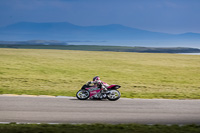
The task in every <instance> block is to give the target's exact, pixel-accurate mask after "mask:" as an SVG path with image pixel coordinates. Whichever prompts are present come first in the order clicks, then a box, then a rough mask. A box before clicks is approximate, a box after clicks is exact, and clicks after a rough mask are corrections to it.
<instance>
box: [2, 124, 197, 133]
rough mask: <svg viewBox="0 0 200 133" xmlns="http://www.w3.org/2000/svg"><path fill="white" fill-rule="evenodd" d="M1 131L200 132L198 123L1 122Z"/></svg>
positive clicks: (89, 132)
mask: <svg viewBox="0 0 200 133" xmlns="http://www.w3.org/2000/svg"><path fill="white" fill-rule="evenodd" d="M0 132H1V133H79V132H81V133H200V126H198V125H184V126H178V125H171V126H167V125H139V124H119V125H111V124H88V125H86V124H82V125H72V124H57V125H48V124H0Z"/></svg>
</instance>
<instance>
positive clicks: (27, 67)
mask: <svg viewBox="0 0 200 133" xmlns="http://www.w3.org/2000/svg"><path fill="white" fill-rule="evenodd" d="M96 75H99V76H100V77H101V79H102V80H103V81H104V82H107V83H108V84H119V85H121V86H122V87H121V88H120V89H119V90H120V91H121V93H122V97H128V98H172V99H200V56H199V55H180V54H156V53H127V52H102V51H98V52H97V51H78V50H77V51H73V50H44V49H5V48H1V49H0V94H30V95H32V94H34V95H55V96H57V95H62V96H75V93H76V92H77V91H78V90H79V89H80V88H81V86H82V85H83V84H85V83H86V82H87V81H89V80H92V78H93V77H94V76H96Z"/></svg>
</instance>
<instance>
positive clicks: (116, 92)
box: [107, 90, 121, 101]
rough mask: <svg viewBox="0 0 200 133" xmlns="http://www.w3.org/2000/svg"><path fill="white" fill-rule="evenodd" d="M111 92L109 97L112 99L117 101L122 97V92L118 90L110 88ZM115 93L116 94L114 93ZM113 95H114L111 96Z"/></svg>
mask: <svg viewBox="0 0 200 133" xmlns="http://www.w3.org/2000/svg"><path fill="white" fill-rule="evenodd" d="M110 92H111V93H110V94H108V95H107V99H108V100H110V101H116V100H118V99H119V98H120V96H121V93H120V92H119V91H118V90H110ZM113 93H114V94H113ZM111 95H112V96H111ZM113 96H114V97H113Z"/></svg>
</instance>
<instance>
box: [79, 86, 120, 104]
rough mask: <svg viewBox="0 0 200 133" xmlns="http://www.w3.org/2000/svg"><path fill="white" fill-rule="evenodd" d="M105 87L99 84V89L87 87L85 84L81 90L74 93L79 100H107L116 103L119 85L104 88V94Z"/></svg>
mask: <svg viewBox="0 0 200 133" xmlns="http://www.w3.org/2000/svg"><path fill="white" fill-rule="evenodd" d="M105 87H106V85H105V84H103V83H101V84H100V87H97V86H89V85H87V84H85V85H83V86H82V88H81V89H80V90H79V91H78V92H77V93H76V97H77V98H78V99H79V100H87V99H88V98H90V99H108V100H110V101H116V100H118V99H119V98H120V96H121V93H120V92H119V91H118V90H117V89H119V88H120V87H121V86H120V85H110V86H108V87H106V89H107V91H106V92H105V89H104V88H105Z"/></svg>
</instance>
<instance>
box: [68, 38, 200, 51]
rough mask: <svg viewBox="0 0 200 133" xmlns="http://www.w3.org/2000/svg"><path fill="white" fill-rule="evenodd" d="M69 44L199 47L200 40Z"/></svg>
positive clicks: (74, 43)
mask: <svg viewBox="0 0 200 133" xmlns="http://www.w3.org/2000/svg"><path fill="white" fill-rule="evenodd" d="M66 42H67V43H68V44H69V45H101V46H131V47H135V46H139V47H189V48H199V49H200V41H185V40H109V41H102V40H101V41H66Z"/></svg>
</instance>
